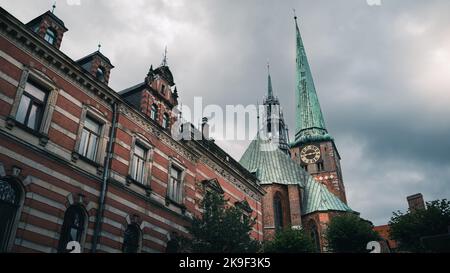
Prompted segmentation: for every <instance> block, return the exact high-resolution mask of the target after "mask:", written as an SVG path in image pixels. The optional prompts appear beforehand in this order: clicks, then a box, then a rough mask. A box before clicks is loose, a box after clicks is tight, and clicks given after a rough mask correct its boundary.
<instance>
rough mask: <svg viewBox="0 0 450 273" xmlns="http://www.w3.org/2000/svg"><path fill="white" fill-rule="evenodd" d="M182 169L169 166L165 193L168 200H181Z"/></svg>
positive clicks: (177, 201)
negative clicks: (167, 186) (167, 184)
mask: <svg viewBox="0 0 450 273" xmlns="http://www.w3.org/2000/svg"><path fill="white" fill-rule="evenodd" d="M182 174H183V171H182V170H181V169H178V168H176V167H174V166H172V167H171V168H170V177H169V188H168V189H167V195H168V197H169V199H170V200H172V201H174V202H175V203H178V204H181V203H182V202H183V185H182V182H183V181H182Z"/></svg>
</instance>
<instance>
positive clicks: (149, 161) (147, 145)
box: [127, 134, 154, 191]
mask: <svg viewBox="0 0 450 273" xmlns="http://www.w3.org/2000/svg"><path fill="white" fill-rule="evenodd" d="M136 146H140V147H142V148H144V149H145V150H146V155H145V161H144V169H143V181H142V182H141V181H138V180H136V179H134V178H133V175H132V174H133V169H134V168H135V166H134V161H133V156H134V154H135V149H136ZM153 153H154V146H153V145H152V144H151V142H150V141H149V140H148V139H147V138H145V137H144V136H142V135H140V134H134V135H133V136H132V145H131V147H130V161H129V164H128V165H129V168H128V176H127V183H128V184H130V182H132V183H134V184H137V185H138V186H142V187H144V188H145V189H146V190H148V191H149V190H151V186H150V184H151V174H152V167H153Z"/></svg>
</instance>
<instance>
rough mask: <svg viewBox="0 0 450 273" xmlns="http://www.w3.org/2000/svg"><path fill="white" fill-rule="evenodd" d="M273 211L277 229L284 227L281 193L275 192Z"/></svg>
mask: <svg viewBox="0 0 450 273" xmlns="http://www.w3.org/2000/svg"><path fill="white" fill-rule="evenodd" d="M273 211H274V219H275V229H277V230H279V229H282V228H283V206H282V204H281V197H280V194H279V193H277V194H275V197H274V198H273Z"/></svg>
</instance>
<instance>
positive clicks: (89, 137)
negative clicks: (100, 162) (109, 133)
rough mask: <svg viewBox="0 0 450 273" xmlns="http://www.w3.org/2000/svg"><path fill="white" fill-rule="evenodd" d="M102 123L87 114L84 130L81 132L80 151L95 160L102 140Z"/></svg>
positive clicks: (82, 154)
mask: <svg viewBox="0 0 450 273" xmlns="http://www.w3.org/2000/svg"><path fill="white" fill-rule="evenodd" d="M101 127H102V126H101V125H100V124H99V123H98V122H96V121H94V120H93V119H91V118H90V117H88V116H86V120H85V121H84V127H83V131H82V133H81V141H80V147H79V149H78V152H79V153H80V155H81V156H83V157H85V158H87V159H89V160H92V161H95V159H96V156H97V150H98V143H99V140H100V131H101Z"/></svg>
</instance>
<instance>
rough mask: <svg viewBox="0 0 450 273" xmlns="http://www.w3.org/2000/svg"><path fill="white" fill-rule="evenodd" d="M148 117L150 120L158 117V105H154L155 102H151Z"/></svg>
mask: <svg viewBox="0 0 450 273" xmlns="http://www.w3.org/2000/svg"><path fill="white" fill-rule="evenodd" d="M150 118H151V119H152V120H156V119H157V118H158V106H156V104H152V108H151V110H150Z"/></svg>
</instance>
